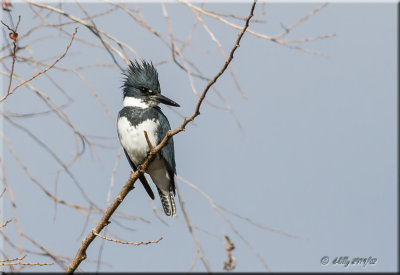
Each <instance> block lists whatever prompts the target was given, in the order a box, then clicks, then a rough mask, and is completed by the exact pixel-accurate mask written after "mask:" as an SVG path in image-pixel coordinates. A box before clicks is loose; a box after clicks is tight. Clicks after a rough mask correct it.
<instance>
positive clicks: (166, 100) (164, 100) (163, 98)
mask: <svg viewBox="0 0 400 275" xmlns="http://www.w3.org/2000/svg"><path fill="white" fill-rule="evenodd" d="M154 98H155V99H156V100H157V101H158V102H160V103H164V104H166V105H170V106H174V107H181V106H180V105H179V104H178V103H176V102H175V101H173V100H171V99H169V98H168V97H166V96H163V95H162V94H158V95H155V96H154Z"/></svg>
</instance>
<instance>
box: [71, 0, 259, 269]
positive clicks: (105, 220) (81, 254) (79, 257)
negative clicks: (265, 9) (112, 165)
mask: <svg viewBox="0 0 400 275" xmlns="http://www.w3.org/2000/svg"><path fill="white" fill-rule="evenodd" d="M255 6H256V1H254V3H253V5H252V7H251V10H250V15H249V16H248V17H247V20H246V23H245V26H244V27H243V29H242V30H241V32H240V34H239V35H238V38H237V40H236V42H235V45H234V47H233V48H232V50H231V52H230V55H229V58H228V59H227V60H226V61H225V64H224V65H223V67H222V69H221V70H220V71H219V72H218V73H217V74H216V75H215V77H214V78H213V79H212V80H211V81H210V82H209V83H208V85H207V86H206V88H205V89H204V91H203V93H202V94H201V96H200V99H199V100H198V102H197V105H196V109H195V111H194V113H193V114H192V115H191V116H190V117H186V118H185V119H184V121H183V123H182V124H181V126H180V127H179V128H177V129H175V130H173V131H168V132H167V134H166V136H165V137H164V139H163V140H162V141H161V142H160V144H158V145H157V146H156V147H154V148H153V150H150V153H149V155H148V157H147V158H146V159H145V161H144V162H143V163H142V165H140V166H138V169H137V171H136V172H135V173H131V174H130V177H129V179H128V181H127V182H126V184H125V185H124V186H123V188H122V190H121V191H120V193H119V194H118V196H117V197H116V199H115V200H114V201H113V203H112V204H111V205H110V207H109V208H108V209H107V210H106V212H105V214H104V216H103V217H102V218H101V220H100V221H99V222H98V224H97V225H96V226H95V227H94V228H93V229H92V230H91V231H90V233H89V234H88V235H87V236H86V238H85V239H84V240H83V241H82V244H81V247H80V248H79V250H78V252H77V254H76V256H75V258H74V260H73V261H72V262H71V264H70V265H69V267H68V268H67V270H66V272H67V273H73V272H74V271H75V270H76V269H77V267H78V266H79V265H80V263H81V262H82V261H83V260H85V259H86V258H87V256H86V250H87V248H88V247H89V245H90V244H91V242H92V241H93V240H94V239H95V237H96V235H95V233H97V234H99V233H100V231H101V230H102V229H103V228H104V227H106V226H107V225H108V224H109V219H110V217H111V216H112V214H113V213H114V212H115V210H116V209H117V208H118V206H119V205H120V204H121V203H122V201H123V200H124V198H125V197H126V196H127V195H128V193H129V192H130V191H131V190H132V189H133V188H134V183H135V181H136V180H137V179H138V178H139V176H141V175H143V173H144V172H145V171H146V169H147V167H148V165H149V164H150V162H151V161H152V160H153V158H154V157H155V156H156V154H157V153H158V152H159V151H160V150H161V149H162V148H163V147H164V146H166V145H167V143H168V140H169V139H170V138H171V137H172V136H174V135H176V134H177V133H180V132H182V131H184V130H185V127H186V125H187V124H188V123H189V122H191V121H193V120H194V119H195V118H196V117H197V116H198V115H200V107H201V104H202V102H203V101H204V99H205V97H206V95H207V92H208V91H209V89H210V88H211V87H212V86H213V85H214V84H215V82H216V81H217V80H218V78H219V77H220V76H221V75H222V74H223V73H224V72H225V70H226V69H227V67H228V66H229V64H230V62H231V61H232V59H233V56H234V53H235V51H236V50H237V48H238V47H239V45H240V41H241V39H242V37H243V35H244V33H245V32H246V30H247V28H248V26H249V21H250V19H251V18H252V17H253V14H254V8H255Z"/></svg>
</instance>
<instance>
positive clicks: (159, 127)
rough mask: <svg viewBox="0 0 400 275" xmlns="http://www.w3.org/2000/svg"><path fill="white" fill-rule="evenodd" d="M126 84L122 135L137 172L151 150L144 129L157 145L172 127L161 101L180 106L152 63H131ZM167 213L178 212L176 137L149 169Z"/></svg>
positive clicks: (120, 116)
mask: <svg viewBox="0 0 400 275" xmlns="http://www.w3.org/2000/svg"><path fill="white" fill-rule="evenodd" d="M130 63H131V64H130V65H129V67H128V71H127V72H126V73H124V75H125V76H126V78H125V81H124V84H123V86H122V87H123V97H124V99H123V108H122V110H121V111H120V112H119V114H118V122H117V128H118V137H119V141H120V142H121V145H122V147H123V148H124V151H125V155H126V158H127V159H128V162H129V164H130V165H131V167H132V169H133V170H134V171H136V169H137V166H138V165H140V164H141V163H142V162H143V161H144V159H145V158H146V157H147V155H148V153H149V151H150V149H149V146H148V143H147V141H146V138H145V135H144V131H146V132H147V135H148V137H149V140H150V142H151V144H152V145H153V146H157V145H158V144H159V143H160V142H161V140H162V139H163V138H164V137H165V134H166V133H167V132H168V131H169V130H170V129H171V127H170V125H169V122H168V119H167V118H166V116H165V115H164V114H163V113H162V112H161V109H160V107H158V104H159V103H164V104H167V105H171V106H175V107H179V104H178V103H176V102H175V101H173V100H171V99H169V98H167V97H165V96H163V95H162V94H161V89H160V83H159V82H158V73H157V70H156V69H155V68H154V66H153V64H152V63H151V62H150V63H148V62H146V61H142V65H140V64H139V63H138V62H137V61H135V63H134V62H132V61H131V62H130ZM147 173H148V174H149V175H150V177H151V179H152V180H153V182H154V184H155V185H156V187H157V190H158V194H159V195H160V198H161V203H162V206H163V208H164V212H165V214H166V215H167V216H175V215H176V207H175V201H174V196H175V175H176V167H175V153H174V141H173V139H172V137H171V138H170V139H169V141H168V144H167V145H166V146H165V147H163V148H162V149H161V151H160V152H159V153H158V154H157V156H156V157H155V158H154V159H153V161H152V162H151V163H150V165H149V166H148V169H147ZM139 179H140V181H141V182H142V184H143V186H144V188H145V189H146V191H147V193H148V194H149V196H150V197H151V198H152V199H153V200H154V193H153V191H152V190H151V187H150V185H149V183H148V182H147V179H146V177H145V176H144V175H142V176H141V177H139Z"/></svg>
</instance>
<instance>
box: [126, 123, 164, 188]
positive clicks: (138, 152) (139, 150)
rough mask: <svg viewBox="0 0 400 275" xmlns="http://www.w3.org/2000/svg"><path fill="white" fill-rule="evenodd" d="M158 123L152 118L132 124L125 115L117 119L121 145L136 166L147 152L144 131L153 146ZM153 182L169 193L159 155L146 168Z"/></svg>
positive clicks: (147, 147) (155, 142)
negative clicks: (135, 124)
mask: <svg viewBox="0 0 400 275" xmlns="http://www.w3.org/2000/svg"><path fill="white" fill-rule="evenodd" d="M158 126H159V123H158V122H156V121H154V120H150V119H149V120H146V121H144V122H142V123H141V124H139V125H137V126H136V127H135V126H132V125H131V124H130V122H129V121H128V119H127V118H126V117H121V118H120V119H119V120H118V135H119V140H120V142H121V145H122V147H124V149H125V150H126V152H127V154H128V156H129V158H130V159H131V160H132V162H133V163H134V164H135V165H136V166H138V165H140V164H141V163H142V162H143V160H144V159H145V158H146V157H147V155H148V153H149V150H150V149H149V145H148V144H147V141H146V138H145V136H144V131H146V132H147V135H148V137H149V139H150V142H151V144H152V145H153V146H156V145H158V144H157V127H158ZM147 173H148V174H149V175H150V177H151V179H152V180H153V182H154V183H155V184H156V185H157V187H158V188H160V189H161V190H162V191H163V193H164V194H167V195H168V194H169V185H170V176H169V174H168V172H167V169H166V167H165V164H164V161H163V160H162V159H161V158H160V156H156V158H155V159H154V160H153V161H152V162H151V164H150V166H149V167H148V169H147Z"/></svg>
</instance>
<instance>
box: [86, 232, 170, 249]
mask: <svg viewBox="0 0 400 275" xmlns="http://www.w3.org/2000/svg"><path fill="white" fill-rule="evenodd" d="M93 234H95V235H96V236H97V237H100V238H102V239H104V240H107V241H110V242H115V243H120V244H132V245H138V246H139V245H148V244H151V243H159V242H160V241H161V240H162V239H163V237H160V238H159V239H158V240H155V241H148V242H125V241H120V240H116V239H111V238H107V237H104V236H102V235H100V234H97V233H96V232H93Z"/></svg>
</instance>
